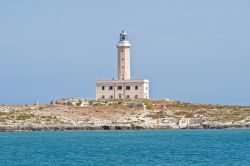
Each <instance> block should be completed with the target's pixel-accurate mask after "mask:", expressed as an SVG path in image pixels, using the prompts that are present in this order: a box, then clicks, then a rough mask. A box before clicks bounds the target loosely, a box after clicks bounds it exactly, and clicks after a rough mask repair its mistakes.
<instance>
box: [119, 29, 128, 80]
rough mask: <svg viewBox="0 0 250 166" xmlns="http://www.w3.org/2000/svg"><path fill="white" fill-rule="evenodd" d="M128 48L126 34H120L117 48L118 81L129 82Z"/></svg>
mask: <svg viewBox="0 0 250 166" xmlns="http://www.w3.org/2000/svg"><path fill="white" fill-rule="evenodd" d="M130 47H131V44H130V43H129V41H128V36H127V33H126V32H124V31H122V32H121V33H120V40H119V42H118V44H117V48H118V65H117V67H118V80H130Z"/></svg>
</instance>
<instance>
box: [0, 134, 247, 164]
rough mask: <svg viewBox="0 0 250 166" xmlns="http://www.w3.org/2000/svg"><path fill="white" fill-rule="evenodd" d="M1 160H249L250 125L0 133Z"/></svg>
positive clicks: (113, 161)
mask: <svg viewBox="0 0 250 166" xmlns="http://www.w3.org/2000/svg"><path fill="white" fill-rule="evenodd" d="M0 165H1V166H9V165H11V166H12V165H13V166H15V165H18V166H19V165H21V166H34V165H41V166H64V165H65V166H66V165H67V166H68V165H69V166H71V165H72V166H74V165H77V166H78V165H79V166H80V165H110V166H123V165H127V166H132V165H138V166H154V165H181V166H183V165H188V166H193V165H206V166H207V165H213V166H214V165H237V166H238V165H246V166H247V165H250V130H248V129H225V130H224V129H217V130H216V129H215V130H212V129H211V130H133V131H131V130H127V131H126V130H122V131H53V132H2V133H0Z"/></svg>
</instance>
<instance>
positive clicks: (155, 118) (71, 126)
mask: <svg viewBox="0 0 250 166" xmlns="http://www.w3.org/2000/svg"><path fill="white" fill-rule="evenodd" d="M67 103H68V102H67ZM89 103H90V104H86V103H85V104H84V106H81V104H79V105H64V104H52V105H47V104H45V105H0V132H14V131H67V130H144V129H145V130H146V129H227V128H250V107H249V106H224V105H211V104H210V105H204V104H192V103H184V102H172V101H164V100H136V101H134V100H133V101H90V102H89Z"/></svg>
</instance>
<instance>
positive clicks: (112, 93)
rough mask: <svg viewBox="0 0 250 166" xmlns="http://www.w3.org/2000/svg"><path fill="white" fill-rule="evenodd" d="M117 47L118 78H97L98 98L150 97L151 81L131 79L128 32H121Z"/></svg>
mask: <svg viewBox="0 0 250 166" xmlns="http://www.w3.org/2000/svg"><path fill="white" fill-rule="evenodd" d="M116 47H117V79H113V80H97V81H96V99H97V100H98V99H101V100H113V99H137V98H143V99H148V98H149V81H148V80H146V79H131V76H130V74H131V73H130V49H131V44H130V42H129V40H128V35H127V33H126V32H125V31H124V30H123V31H121V33H120V37H119V41H118V43H117V45H116Z"/></svg>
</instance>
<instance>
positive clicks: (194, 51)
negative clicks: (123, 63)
mask: <svg viewBox="0 0 250 166" xmlns="http://www.w3.org/2000/svg"><path fill="white" fill-rule="evenodd" d="M249 9H250V1H247V0H245V1H243V0H239V1H229V0H224V1H223V0H220V1H217V0H211V1H198V0H189V1H186V0H177V1H167V0H166V1H165V0H159V1H153V0H152V1H149V0H148V1H147V0H145V1H142V0H138V1H133V0H127V1H119V0H118V1H117V0H113V1H112V0H109V1H105V2H104V1H96V0H89V1H87V0H86V1H81V0H67V1H65V0H53V1H48V0H47V1H46V0H43V1H42V0H40V1H31V0H30V1H28V0H24V1H19V0H16V1H14V0H12V1H0V63H1V65H0V103H2V104H3V103H5V104H13V103H22V104H26V103H34V102H35V101H36V100H38V101H39V102H40V103H48V102H49V101H51V100H52V99H55V98H62V97H82V98H94V97H95V80H97V79H112V77H116V62H117V59H116V58H117V54H116V43H117V41H118V40H119V33H120V31H121V30H122V29H124V30H125V31H126V32H127V33H128V37H129V40H130V42H131V43H132V45H133V47H132V50H131V60H132V61H131V64H132V73H131V74H132V77H133V78H146V79H149V81H150V97H151V98H170V99H174V100H181V101H187V102H194V103H221V104H241V105H250V77H249V75H250V74H249V72H250V10H249Z"/></svg>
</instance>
